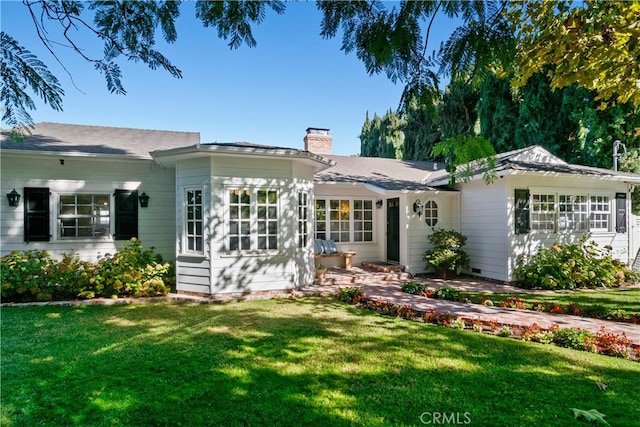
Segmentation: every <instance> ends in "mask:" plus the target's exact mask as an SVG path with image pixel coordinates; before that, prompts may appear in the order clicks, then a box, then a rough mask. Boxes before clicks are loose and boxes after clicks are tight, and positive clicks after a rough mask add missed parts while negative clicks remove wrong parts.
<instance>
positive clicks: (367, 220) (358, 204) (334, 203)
mask: <svg viewBox="0 0 640 427" xmlns="http://www.w3.org/2000/svg"><path fill="white" fill-rule="evenodd" d="M315 213H316V222H315V232H316V239H331V240H334V241H336V242H372V241H373V200H361V199H357V200H348V199H329V200H316V212H315Z"/></svg>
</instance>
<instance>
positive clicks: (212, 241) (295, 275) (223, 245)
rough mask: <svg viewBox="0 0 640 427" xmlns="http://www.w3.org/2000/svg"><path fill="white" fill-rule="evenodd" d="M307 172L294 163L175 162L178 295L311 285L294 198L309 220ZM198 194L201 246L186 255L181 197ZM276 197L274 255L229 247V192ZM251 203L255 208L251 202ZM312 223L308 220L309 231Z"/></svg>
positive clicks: (309, 172)
mask: <svg viewBox="0 0 640 427" xmlns="http://www.w3.org/2000/svg"><path fill="white" fill-rule="evenodd" d="M312 179H313V174H312V170H311V167H309V166H304V165H301V164H299V162H296V161H295V160H292V159H280V158H267V157H263V158H257V157H255V158H254V157H234V156H216V155H213V156H211V157H206V158H201V159H196V160H185V161H179V162H178V164H177V172H176V186H177V194H178V198H177V204H176V206H177V213H176V216H177V218H178V221H177V236H178V239H177V240H178V245H177V248H176V250H177V257H176V258H177V271H178V278H177V282H178V283H177V290H178V291H179V292H195V293H204V294H216V293H229V292H255V291H268V290H275V289H291V288H294V287H298V286H302V285H305V284H309V283H311V282H312V281H313V278H314V270H313V267H312V266H313V254H312V247H311V233H310V234H309V238H308V239H307V245H306V246H305V247H303V248H299V247H298V225H299V222H298V212H299V210H298V208H299V206H298V203H299V200H298V196H299V193H300V192H305V193H306V194H307V196H308V199H307V212H308V213H309V214H310V215H311V214H312V209H311V206H312V200H313V197H312V196H313V194H312V193H313V181H312ZM198 188H199V189H202V194H203V200H202V203H203V218H204V236H205V237H204V246H203V248H202V251H201V253H199V254H198V253H189V252H188V251H187V250H186V246H185V245H186V242H185V225H184V224H185V216H184V215H185V213H184V212H185V211H184V208H183V206H184V195H185V194H186V191H187V190H188V189H198ZM264 190H267V191H276V192H277V207H278V218H277V228H278V229H277V242H278V246H277V249H260V250H259V249H257V248H256V247H255V245H254V244H253V243H255V241H252V242H253V243H252V248H251V249H249V250H234V249H232V248H231V247H230V245H231V243H230V197H231V195H230V194H231V192H234V191H237V192H244V191H248V192H250V194H251V197H252V198H255V195H256V194H257V192H259V191H264ZM254 203H255V202H254ZM251 209H252V212H253V213H252V217H251V221H252V223H251V228H252V230H254V231H255V230H256V228H255V227H256V221H255V215H256V213H255V212H256V211H255V210H256V209H257V208H256V207H255V206H254V205H252V206H251ZM311 226H312V217H309V218H308V219H307V229H308V230H311V229H312V228H311Z"/></svg>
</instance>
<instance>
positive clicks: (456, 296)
mask: <svg viewBox="0 0 640 427" xmlns="http://www.w3.org/2000/svg"><path fill="white" fill-rule="evenodd" d="M402 290H403V291H404V292H407V293H410V294H413V295H420V296H424V297H427V298H435V299H444V300H448V301H455V302H464V303H468V304H483V305H488V306H492V305H495V303H494V302H493V301H492V300H491V298H490V297H489V296H488V295H482V296H481V297H477V296H476V297H474V296H472V295H470V294H468V293H465V292H463V291H460V290H457V289H453V288H439V289H429V288H427V287H426V285H424V284H422V283H418V282H414V281H411V282H407V283H405V284H404V286H403V287H402ZM498 306H499V307H506V308H515V309H518V310H534V311H538V312H545V313H559V314H571V315H574V316H582V317H589V318H593V319H601V320H613V321H616V322H625V323H632V324H635V325H639V324H640V313H637V312H627V311H625V310H622V309H608V308H606V307H602V306H597V305H594V306H588V307H581V306H579V305H578V304H575V303H569V304H558V303H555V302H541V301H536V302H532V303H531V302H527V301H524V300H522V299H520V298H519V297H518V296H517V295H515V294H514V295H510V296H509V297H508V298H507V299H505V300H503V301H500V302H498Z"/></svg>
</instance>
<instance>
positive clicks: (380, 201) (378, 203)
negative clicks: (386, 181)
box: [376, 200, 382, 209]
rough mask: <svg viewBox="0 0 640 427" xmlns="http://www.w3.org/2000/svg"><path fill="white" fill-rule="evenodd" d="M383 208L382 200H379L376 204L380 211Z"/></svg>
mask: <svg viewBox="0 0 640 427" xmlns="http://www.w3.org/2000/svg"><path fill="white" fill-rule="evenodd" d="M381 207H382V200H378V201H377V202H376V208H378V209H380V208H381Z"/></svg>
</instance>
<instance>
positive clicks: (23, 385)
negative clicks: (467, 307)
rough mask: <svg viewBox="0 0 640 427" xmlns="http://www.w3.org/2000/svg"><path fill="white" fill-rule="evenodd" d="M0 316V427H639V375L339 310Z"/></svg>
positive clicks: (637, 368) (188, 308) (308, 303)
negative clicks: (605, 424) (595, 420)
mask: <svg viewBox="0 0 640 427" xmlns="http://www.w3.org/2000/svg"><path fill="white" fill-rule="evenodd" d="M1 315H2V343H1V344H2V378H1V379H2V383H1V384H2V401H1V403H2V405H1V406H2V409H1V411H2V412H1V414H2V416H1V418H0V424H1V425H2V426H23V425H24V426H31V425H51V426H59V425H72V426H73V425H75V426H88V425H91V426H97V425H127V426H147V425H148V426H174V425H190V426H191V425H196V426H199V425H211V426H221V425H224V426H235V425H237V426H241V425H242V426H244V425H251V426H264V425H269V426H271V425H291V426H299V425H321V426H343V425H344V426H346V425H367V426H375V425H423V424H422V423H421V419H420V417H421V415H422V417H423V421H430V420H431V421H433V418H432V417H434V416H435V414H446V416H448V417H451V416H452V415H451V414H453V416H454V417H456V416H457V418H458V420H460V421H461V422H463V421H468V420H469V421H471V424H470V425H478V426H482V425H495V426H507V425H509V426H516V425H527V426H528V425H545V426H547V425H549V426H552V425H557V426H570V425H587V424H585V423H584V422H583V421H576V420H575V419H574V416H573V413H572V411H571V409H570V408H573V407H575V408H579V409H584V410H589V409H597V410H598V411H600V412H602V413H604V414H606V415H607V417H606V420H607V421H609V423H611V425H613V426H629V425H634V423H637V420H638V419H640V406H638V404H637V398H638V396H640V381H638V378H640V363H638V362H632V361H628V360H623V359H618V358H613V357H606V356H600V355H596V354H591V353H586V352H579V351H572V350H568V349H562V348H557V347H553V346H549V345H546V346H545V345H542V344H535V343H530V342H521V341H516V340H513V339H508V338H499V337H496V336H489V335H482V334H476V333H473V332H467V331H459V330H455V329H448V328H443V327H438V326H433V325H428V324H423V323H418V322H413V321H406V320H400V319H395V318H387V317H382V316H380V315H377V314H375V313H373V312H369V311H364V310H361V309H359V308H357V307H354V306H350V305H346V304H343V303H339V302H337V301H336V300H335V299H333V298H319V297H318V298H316V297H313V298H303V299H299V300H287V299H280V300H268V301H251V302H242V303H232V304H226V305H197V304H187V303H153V304H139V305H119V306H107V307H105V306H78V307H54V306H46V307H6V308H3V309H2V311H1ZM596 382H600V383H604V384H606V385H607V386H608V388H607V389H606V390H604V391H602V390H600V389H599V388H598V387H597V384H596ZM427 413H428V414H427ZM439 416H444V415H439ZM430 417H431V418H430ZM441 419H442V418H441ZM449 420H451V418H449ZM432 424H434V423H433V422H432Z"/></svg>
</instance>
